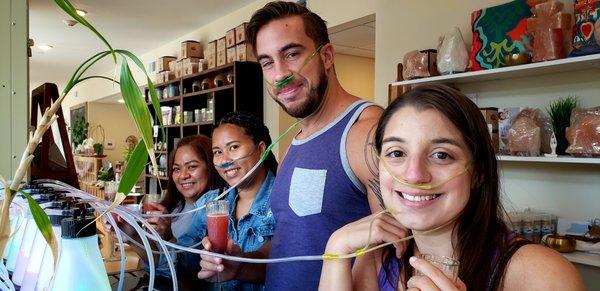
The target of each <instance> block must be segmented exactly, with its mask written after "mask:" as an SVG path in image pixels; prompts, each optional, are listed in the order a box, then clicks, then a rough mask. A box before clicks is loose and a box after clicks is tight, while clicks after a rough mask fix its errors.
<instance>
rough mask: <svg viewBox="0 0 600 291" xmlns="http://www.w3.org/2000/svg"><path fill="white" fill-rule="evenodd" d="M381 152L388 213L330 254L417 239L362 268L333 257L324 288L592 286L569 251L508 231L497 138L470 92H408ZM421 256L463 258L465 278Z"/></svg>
mask: <svg viewBox="0 0 600 291" xmlns="http://www.w3.org/2000/svg"><path fill="white" fill-rule="evenodd" d="M375 150H376V151H377V153H378V156H379V177H380V186H381V193H382V196H383V201H384V204H385V208H386V209H388V210H389V213H387V214H384V215H371V216H368V217H366V218H364V219H361V220H359V221H356V222H353V223H350V224H348V225H346V226H344V227H343V228H341V229H339V230H337V231H336V232H335V233H333V234H332V235H331V237H330V239H329V242H328V244H327V248H326V252H327V253H330V254H347V253H353V252H355V251H357V250H359V249H361V248H363V247H364V246H365V245H367V244H371V245H376V244H380V243H385V242H397V241H398V240H400V239H401V238H403V237H404V235H403V233H404V232H403V230H404V229H405V228H408V229H410V231H411V233H412V235H413V236H414V240H412V241H410V242H408V244H407V245H406V249H404V254H403V255H402V256H401V257H396V251H395V250H394V249H393V248H391V247H390V248H388V249H384V250H383V251H381V250H377V251H375V252H373V253H367V254H365V255H363V256H361V257H359V258H358V259H357V260H356V261H355V263H354V266H351V262H350V260H329V261H325V262H324V265H323V272H322V273H321V284H320V289H322V290H351V289H353V288H354V289H358V290H405V289H407V288H408V290H467V289H469V290H584V287H583V283H582V280H581V278H580V275H579V274H578V273H577V271H576V269H575V268H574V266H573V265H572V264H571V263H570V262H569V261H567V260H566V259H565V258H564V257H563V256H562V255H560V254H559V253H558V252H556V251H554V250H551V249H549V248H546V247H544V246H541V245H537V244H530V242H529V241H527V240H524V239H522V238H520V237H518V236H517V235H516V234H515V233H513V232H511V231H510V230H509V229H508V228H507V226H506V224H505V223H504V221H503V219H502V217H503V214H504V210H503V208H502V204H501V202H500V192H499V178H498V165H497V161H496V156H495V153H494V149H493V147H492V143H491V140H490V135H489V133H488V130H487V127H486V123H485V121H484V119H483V116H482V114H481V113H480V111H479V109H478V108H477V106H476V105H475V104H474V103H473V102H471V101H470V100H469V99H468V98H467V97H465V96H464V95H463V94H462V93H460V92H459V91H456V90H454V89H452V88H450V87H447V86H444V85H421V86H418V87H416V88H414V89H413V90H411V91H409V92H407V93H405V94H403V95H402V96H400V97H399V98H397V99H396V100H395V101H394V102H392V104H390V105H389V106H388V108H387V109H386V110H385V111H384V113H383V116H382V118H381V120H380V121H379V124H378V127H377V131H376V134H375ZM371 222H373V223H372V226H371ZM369 234H371V235H369ZM369 237H371V240H370V241H367V240H368V238H369ZM403 247H404V246H403ZM422 254H428V255H430V256H435V257H438V258H441V257H445V259H448V261H453V262H455V261H458V262H459V265H458V266H457V267H456V268H457V270H456V271H457V278H456V279H454V278H450V277H451V276H450V277H447V276H448V274H445V273H444V272H442V270H440V269H438V268H436V267H435V266H434V265H433V264H432V263H429V262H428V261H427V260H424V259H421V258H417V256H419V255H422ZM455 264H456V263H455ZM454 266H456V265H454Z"/></svg>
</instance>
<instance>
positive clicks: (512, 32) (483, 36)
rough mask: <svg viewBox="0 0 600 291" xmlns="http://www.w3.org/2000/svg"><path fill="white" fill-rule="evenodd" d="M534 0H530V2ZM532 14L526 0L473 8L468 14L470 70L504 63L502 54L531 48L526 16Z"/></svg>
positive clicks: (484, 68) (526, 50)
mask: <svg viewBox="0 0 600 291" xmlns="http://www.w3.org/2000/svg"><path fill="white" fill-rule="evenodd" d="M534 4H535V2H532V4H531V5H534ZM531 15H532V13H531V10H530V5H529V4H528V1H526V0H516V1H511V2H509V3H506V4H502V5H499V6H494V7H490V8H485V9H481V10H477V11H474V12H473V13H472V14H471V27H472V29H473V46H472V50H471V54H470V60H469V61H470V65H471V70H472V71H479V70H486V69H493V68H499V67H503V66H504V56H505V55H508V54H513V53H526V52H529V51H531V45H530V37H529V36H528V35H527V32H526V29H527V18H529V17H531Z"/></svg>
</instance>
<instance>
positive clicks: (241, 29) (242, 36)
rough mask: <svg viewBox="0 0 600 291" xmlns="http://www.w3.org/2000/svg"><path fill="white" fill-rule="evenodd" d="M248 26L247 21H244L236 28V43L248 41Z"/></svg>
mask: <svg viewBox="0 0 600 291" xmlns="http://www.w3.org/2000/svg"><path fill="white" fill-rule="evenodd" d="M247 26H248V23H247V22H244V23H242V24H240V25H238V27H236V28H235V43H236V44H240V43H242V42H245V41H246V27H247Z"/></svg>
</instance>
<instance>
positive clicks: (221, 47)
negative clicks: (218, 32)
mask: <svg viewBox="0 0 600 291" xmlns="http://www.w3.org/2000/svg"><path fill="white" fill-rule="evenodd" d="M226 49H227V46H226V45H225V38H224V37H221V38H219V39H217V53H219V52H220V51H223V52H224V51H225V50H226Z"/></svg>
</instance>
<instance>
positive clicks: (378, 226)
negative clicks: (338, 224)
mask: <svg viewBox="0 0 600 291" xmlns="http://www.w3.org/2000/svg"><path fill="white" fill-rule="evenodd" d="M369 232H370V234H371V237H370V241H369ZM407 234H408V230H407V229H406V228H404V227H403V226H402V225H401V224H400V223H399V222H398V221H397V220H396V219H395V218H394V217H393V216H392V215H391V214H389V213H381V214H372V215H369V216H367V217H364V218H362V219H360V220H358V221H355V222H352V223H349V224H347V225H345V226H343V227H342V228H340V229H338V230H337V231H335V232H334V233H333V234H332V235H331V237H330V238H329V241H328V242H327V247H326V248H325V252H326V253H327V254H337V255H343V254H351V253H354V252H355V251H357V250H359V249H362V248H364V247H365V246H366V245H367V244H368V245H369V246H370V247H372V246H376V245H378V244H381V243H386V242H394V241H398V240H400V239H402V238H405V237H406V236H407ZM394 246H395V247H396V256H397V257H398V258H400V257H401V256H402V253H403V252H404V248H405V244H403V243H397V244H394Z"/></svg>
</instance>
